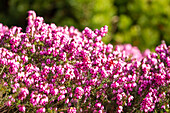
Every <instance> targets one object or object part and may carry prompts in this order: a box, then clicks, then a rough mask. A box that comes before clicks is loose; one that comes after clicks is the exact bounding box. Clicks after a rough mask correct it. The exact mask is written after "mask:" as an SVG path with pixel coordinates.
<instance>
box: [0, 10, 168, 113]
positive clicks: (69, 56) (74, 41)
mask: <svg viewBox="0 0 170 113" xmlns="http://www.w3.org/2000/svg"><path fill="white" fill-rule="evenodd" d="M107 32H108V27H107V26H104V27H102V28H101V29H100V30H98V29H96V30H94V31H93V30H91V29H90V28H88V27H86V28H85V29H84V30H83V31H82V32H79V31H78V30H77V29H75V28H74V27H70V28H69V27H67V26H66V27H59V26H56V25H55V24H50V25H49V24H46V23H44V19H43V18H42V17H38V16H36V13H35V12H34V11H29V12H28V26H27V28H26V33H23V32H22V29H21V28H20V27H16V26H14V27H12V28H10V29H9V28H8V27H6V26H3V25H2V24H0V77H2V78H3V79H1V80H0V84H1V86H2V88H3V89H4V91H3V94H4V95H5V98H3V99H2V102H1V103H2V104H0V105H4V108H5V107H10V106H13V107H12V108H15V109H9V111H10V110H11V112H15V110H16V109H18V110H19V111H20V112H32V111H33V112H37V113H43V112H52V111H54V112H68V113H76V112H94V113H97V112H99V113H103V112H110V111H117V112H118V113H121V112H137V111H139V110H141V111H143V112H153V111H154V110H158V111H161V110H162V111H166V112H168V109H169V95H170V90H169V88H170V46H167V45H166V44H165V43H163V44H161V45H160V46H158V47H157V48H156V49H155V51H156V53H151V52H150V51H149V50H146V51H145V52H144V53H143V54H142V53H141V52H140V51H139V49H138V48H137V47H133V46H131V45H130V44H125V45H116V46H115V47H114V46H113V45H111V44H108V45H106V44H104V43H103V42H102V37H104V36H105V35H106V34H107ZM1 86H0V87H1ZM4 108H3V107H1V108H0V111H2V110H3V109H4ZM1 109H2V110H1ZM12 110H14V111H12Z"/></svg>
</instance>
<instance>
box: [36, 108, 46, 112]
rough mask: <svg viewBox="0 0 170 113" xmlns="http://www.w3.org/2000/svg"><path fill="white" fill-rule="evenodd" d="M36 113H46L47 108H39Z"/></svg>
mask: <svg viewBox="0 0 170 113" xmlns="http://www.w3.org/2000/svg"><path fill="white" fill-rule="evenodd" d="M36 113H45V108H44V107H43V108H39V109H38V110H37V111H36Z"/></svg>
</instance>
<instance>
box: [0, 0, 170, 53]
mask: <svg viewBox="0 0 170 113" xmlns="http://www.w3.org/2000/svg"><path fill="white" fill-rule="evenodd" d="M29 10H34V11H35V12H36V13H37V15H38V16H42V17H44V19H45V22H46V23H49V24H50V23H55V24H56V25H57V26H65V25H67V26H74V27H76V28H78V29H79V30H80V31H82V30H83V29H84V28H85V27H89V28H91V29H93V30H94V29H96V28H97V29H100V27H102V26H104V25H108V26H109V33H108V35H107V36H106V37H105V38H104V39H103V41H104V42H105V43H112V44H113V45H114V44H123V43H131V44H132V45H133V46H138V47H139V48H140V49H141V50H142V51H144V50H145V49H146V48H149V49H151V50H154V48H155V47H156V46H157V45H159V44H160V43H161V40H165V42H166V43H167V45H170V0H0V23H3V24H4V25H7V26H9V27H12V26H18V27H22V28H23V31H24V30H25V28H26V26H27V19H26V18H27V12H28V11H29Z"/></svg>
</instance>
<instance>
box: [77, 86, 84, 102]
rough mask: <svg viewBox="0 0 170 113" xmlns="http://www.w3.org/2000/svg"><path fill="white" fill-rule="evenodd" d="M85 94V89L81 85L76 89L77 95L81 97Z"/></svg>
mask: <svg viewBox="0 0 170 113" xmlns="http://www.w3.org/2000/svg"><path fill="white" fill-rule="evenodd" d="M83 94H84V90H83V88H81V87H77V88H76V90H75V96H76V97H77V98H78V99H80V98H81V97H82V95H83Z"/></svg>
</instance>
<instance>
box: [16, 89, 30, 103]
mask: <svg viewBox="0 0 170 113" xmlns="http://www.w3.org/2000/svg"><path fill="white" fill-rule="evenodd" d="M20 90H21V92H20V94H19V95H18V98H19V99H21V100H23V99H25V98H26V97H27V95H28V94H29V91H28V89H27V88H26V87H24V88H20Z"/></svg>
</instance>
